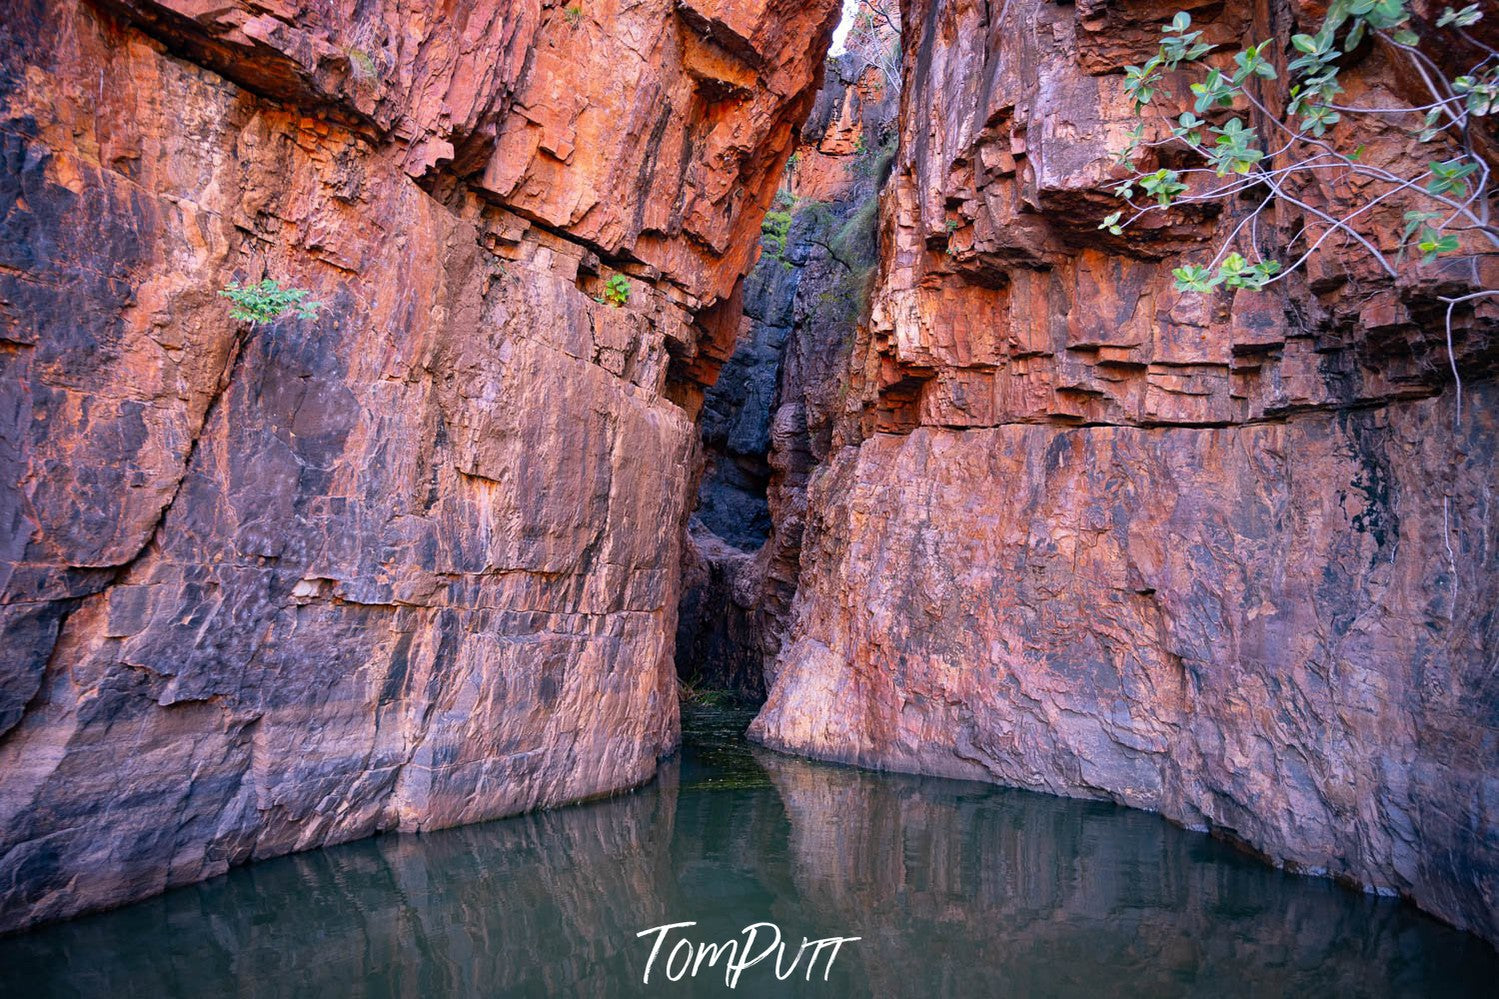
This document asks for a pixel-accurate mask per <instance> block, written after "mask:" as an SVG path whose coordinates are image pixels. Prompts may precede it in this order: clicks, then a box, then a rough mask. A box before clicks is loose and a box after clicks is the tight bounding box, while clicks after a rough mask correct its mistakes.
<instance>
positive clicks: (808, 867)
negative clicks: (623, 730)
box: [0, 744, 1499, 999]
mask: <svg viewBox="0 0 1499 999" xmlns="http://www.w3.org/2000/svg"><path fill="white" fill-rule="evenodd" d="M762 768H763V769H762ZM686 919H693V920H697V921H698V922H699V923H700V926H699V927H698V928H696V929H694V930H693V931H692V932H693V935H694V937H695V938H696V939H701V940H724V939H728V938H729V937H731V936H732V935H734V934H735V933H736V932H737V931H738V930H739V929H740V928H742V927H743V926H744V925H745V924H747V923H749V922H752V921H756V920H771V921H774V922H776V923H778V924H779V925H780V926H781V927H782V928H783V929H784V930H785V931H786V932H787V934H788V935H790V936H792V938H793V942H799V941H800V937H801V935H802V934H809V935H812V936H821V935H829V936H831V935H843V934H850V935H859V936H862V937H863V940H862V941H860V942H859V943H858V944H855V945H853V947H852V948H846V949H845V951H844V954H843V956H842V957H840V959H839V962H838V964H837V966H835V968H834V973H833V978H832V980H831V981H830V982H828V983H826V984H825V983H823V982H822V981H821V974H820V969H819V974H818V975H817V976H815V980H814V981H813V982H812V983H811V984H806V983H804V982H798V983H797V984H796V986H795V987H790V988H788V987H786V986H783V985H780V984H779V983H776V982H775V980H774V978H773V977H772V976H771V975H770V974H769V973H768V971H767V970H766V968H765V966H763V965H762V966H760V967H759V968H756V969H751V970H750V971H748V972H746V973H745V976H744V978H743V979H742V980H741V983H740V987H739V989H738V990H736V992H734V993H728V992H726V991H725V990H724V987H723V978H722V975H721V973H720V974H719V975H717V976H716V977H715V976H714V975H713V974H712V973H711V972H707V971H705V972H704V973H703V974H701V975H699V977H698V978H697V979H696V980H695V981H688V982H683V983H678V984H671V983H667V982H666V981H664V979H663V977H662V976H660V975H659V974H657V975H653V977H652V981H651V987H650V989H649V990H648V991H649V992H650V993H651V994H666V995H751V996H757V995H772V994H773V995H787V994H790V995H818V996H828V997H832V996H840V997H841V996H847V995H878V996H902V995H922V996H975V995H1017V996H1030V995H1075V994H1086V995H1090V996H1091V995H1097V994H1107V995H1120V994H1131V993H1138V994H1141V995H1150V996H1167V995H1181V994H1197V995H1200V994H1209V993H1211V994H1220V995H1236V994H1244V993H1246V992H1253V993H1257V994H1277V995H1279V994H1286V993H1289V992H1292V991H1308V992H1315V993H1316V994H1333V995H1346V994H1370V995H1378V994H1401V995H1412V994H1422V993H1428V992H1440V993H1442V994H1453V993H1454V992H1457V993H1461V992H1463V991H1465V989H1466V987H1467V986H1472V987H1473V988H1472V991H1473V992H1474V993H1475V994H1478V993H1479V992H1480V991H1481V990H1480V989H1478V987H1477V986H1479V985H1485V984H1487V983H1489V982H1491V981H1492V980H1493V978H1494V976H1495V974H1496V971H1499V960H1496V958H1495V955H1494V954H1493V952H1492V951H1490V950H1489V949H1488V948H1487V947H1486V946H1485V945H1483V944H1482V943H1481V942H1479V941H1477V940H1476V939H1474V938H1469V937H1466V936H1463V935H1461V934H1458V933H1456V932H1455V931H1452V930H1449V929H1446V928H1445V927H1442V926H1439V925H1438V924H1436V923H1434V922H1432V921H1431V920H1429V919H1426V918H1425V917H1423V916H1421V915H1419V914H1417V913H1415V912H1414V911H1413V910H1411V909H1409V908H1407V907H1405V906H1403V905H1400V904H1397V903H1394V902H1389V901H1385V900H1379V899H1371V898H1365V897H1362V896H1358V895H1355V894H1353V893H1350V892H1347V891H1344V890H1342V889H1340V888H1338V887H1336V886H1334V885H1331V884H1328V883H1326V882H1321V881H1316V880H1312V879H1306V878H1299V877H1295V876H1291V875H1284V874H1280V873H1278V872H1275V871H1272V870H1269V869H1267V868H1265V867H1263V866H1261V865H1259V864H1258V863H1255V862H1252V861H1250V860H1248V859H1247V858H1243V857H1240V856H1238V855H1237V854H1235V853H1233V851H1231V850H1230V849H1229V848H1227V847H1225V846H1222V845H1221V844H1217V843H1214V842H1212V841H1210V840H1208V839H1206V838H1205V837H1202V836H1198V835H1194V834H1190V833H1186V832H1183V831H1181V830H1179V829H1175V828H1173V827H1171V826H1168V825H1166V824H1165V823H1163V822H1161V821H1159V820H1158V819H1156V818H1154V817H1152V816H1149V815H1146V814H1143V813H1139V812H1133V811H1128V810H1124V809H1117V808H1114V807H1112V806H1107V805H1100V804H1096V803H1087V802H1079V801H1069V800H1063V799H1056V798H1050V797H1046V796H1042V795H1034V794H1029V793H1026V792H1017V791H1007V790H1004V789H1000V788H995V787H991V786H987V785H975V784H964V783H958V782H950V781H938V780H930V779H923V778H912V777H903V776H899V775H888V774H885V775H876V774H870V773H865V772H861V771H855V770H849V769H843V768H836V767H829V766H824V765H819V764H810V763H806V762H803V761H800V760H795V759H790V758H786V757H781V756H776V755H774V754H770V753H765V752H759V751H757V752H756V753H755V754H754V756H753V758H751V757H750V756H749V754H748V752H747V751H746V750H745V749H743V748H742V744H740V748H738V749H732V750H729V751H727V753H725V751H724V750H723V747H718V750H717V751H716V752H715V753H712V754H710V753H709V752H707V751H705V750H699V751H696V752H694V751H691V750H689V752H688V753H687V755H686V757H685V759H683V760H680V761H676V762H673V763H670V764H668V765H667V766H666V767H665V768H663V776H662V779H661V780H660V781H659V782H657V783H656V784H653V785H651V786H650V787H648V788H646V789H644V790H642V791H640V792H638V793H636V794H632V795H628V796H625V797H622V798H617V799H614V800H611V801H605V802H598V803H594V804H590V805H584V806H580V807H575V808H568V809H563V810H560V811H555V812H549V813H542V814H537V815H530V816H524V817H521V818H516V819H510V820H505V821H502V822H495V823H488V824H484V825H477V826H470V827H467V828H463V829H456V830H450V831H447V832H442V833H437V834H432V835H424V836H420V837H417V836H392V837H382V838H378V839H375V840H371V841H366V842H362V843H356V844H352V845H350V846H346V847H340V848H336V849H330V850H323V851H315V852H312V853H306V854H298V855H295V856H292V857H287V858H282V859H279V860H274V861H268V862H266V863H264V864H259V865H252V866H250V867H248V868H243V869H240V870H237V871H235V872H233V873H231V874H230V875H229V876H227V877H224V878H220V879H217V880H215V881H211V882H207V883H204V884H200V885H196V886H192V887H189V888H185V889H181V890H178V891H174V892H170V893H168V894H166V895H164V896H161V897H159V898H156V899H152V900H150V901H148V902H144V903H141V904H138V905H135V906H132V907H129V908H127V909H122V910H118V911H116V912H112V913H105V914H101V915H98V916H93V917H87V918H84V919H79V920H75V921H73V922H70V923H64V924H61V925H57V926H53V927H48V928H45V929H43V930H41V931H38V932H35V933H31V934H27V935H23V936H20V937H15V938H11V939H8V940H0V969H4V974H3V975H0V994H5V995H9V994H12V993H13V994H15V995H18V996H19V995H25V996H28V997H33V996H35V997H42V996H51V995H85V996H93V995H152V996H171V995H183V996H202V995H225V996H270V995H308V996H312V995H316V996H325V995H337V996H343V995H360V996H402V997H407V996H409V997H413V999H416V997H430V996H444V995H455V996H489V995H524V996H530V995H537V996H540V995H587V996H616V995H640V994H644V993H645V992H646V991H647V990H646V989H644V988H643V987H642V986H641V984H640V975H641V973H642V971H643V970H644V963H645V957H646V954H647V953H648V948H647V947H646V945H645V943H644V942H642V941H640V940H638V939H636V937H635V934H636V933H637V932H638V931H640V930H642V929H645V928H647V927H650V926H653V925H658V924H661V923H664V922H674V921H679V920H686Z"/></svg>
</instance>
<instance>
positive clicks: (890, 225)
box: [751, 0, 1499, 940]
mask: <svg viewBox="0 0 1499 999" xmlns="http://www.w3.org/2000/svg"><path fill="white" fill-rule="evenodd" d="M1180 6H1183V5H1182V4H1178V3H1154V2H1151V3H1145V2H1138V3H1137V2H1112V0H1100V2H1089V3H1082V2H1079V3H1077V4H1075V5H1070V4H1051V3H1045V2H1042V0H1025V2H1014V3H1006V4H988V3H980V2H976V0H910V2H907V3H905V4H904V5H903V14H904V20H905V24H906V27H907V30H906V37H905V52H906V74H907V76H906V80H905V85H904V90H905V94H904V104H903V107H902V118H901V146H900V152H899V154H898V157H897V161H896V167H895V173H894V176H893V177H892V179H891V181H890V184H889V186H888V187H887V188H886V192H885V195H884V199H883V205H882V249H883V256H884V259H883V261H882V264H881V271H880V276H879V285H878V288H877V290H876V292H875V296H874V303H873V312H872V318H871V319H870V321H869V323H868V325H867V327H865V328H862V329H861V330H860V333H859V337H858V339H857V341H856V342H855V344H854V348H853V358H852V361H851V364H850V366H849V370H848V374H847V384H848V392H847V403H846V406H845V408H844V412H843V418H842V420H841V422H840V423H839V424H838V426H837V428H836V430H835V432H834V435H833V451H832V454H831V455H830V457H829V458H828V459H827V460H826V461H825V462H824V463H823V464H822V465H821V466H820V467H819V468H818V470H817V472H816V473H815V475H814V477H813V479H812V483H811V491H810V498H809V500H808V504H807V507H808V509H807V514H806V529H805V535H804V539H803V545H802V549H803V550H802V556H801V572H800V579H799V586H798V589H797V591H796V596H795V602H794V605H793V607H792V611H791V616H790V624H789V629H788V632H787V634H786V636H785V638H784V641H783V644H782V646H781V652H780V656H779V658H778V660H777V662H776V664H775V667H774V670H773V680H774V682H773V684H772V686H771V690H770V693H769V699H768V702H767V704H766V706H765V708H764V709H763V711H762V713H761V714H760V716H759V718H758V719H757V721H756V723H755V725H754V727H753V728H752V730H751V734H752V736H754V737H756V738H758V739H760V740H761V741H763V742H765V743H766V744H767V745H770V746H772V747H775V748H780V749H785V750H791V751H795V752H803V753H809V754H812V755H816V756H820V757H825V758H831V759H837V760H845V761H850V762H854V763H859V764H862V765H866V766H873V767H886V768H891V769H900V770H912V771H922V772H928V773H937V774H947V775H955V776H962V777H972V778H978V779H986V780H995V781H1000V782H1004V783H1008V784H1014V785H1017V786H1021V787H1028V788H1035V789H1039V790H1044V791H1050V792H1054V793H1061V794H1071V795H1081V796H1087V797H1098V798H1110V799H1113V800H1116V801H1119V802H1123V803H1126V804H1130V805H1136V806H1140V807H1145V808H1151V809H1156V810H1158V811H1160V812H1161V813H1163V814H1165V815H1167V816H1169V817H1170V818H1173V819H1175V820H1177V821H1180V822H1183V823H1187V824H1190V825H1193V826H1199V827H1207V828H1211V829H1214V830H1216V831H1218V832H1220V833H1222V834H1224V835H1227V836H1230V837H1232V838H1234V839H1237V840H1238V841H1240V842H1242V843H1244V844H1246V845H1247V846H1249V847H1251V848H1253V849H1255V850H1258V851H1260V852H1262V853H1263V854H1265V855H1267V856H1268V857H1269V858H1270V859H1272V860H1274V861H1276V862H1285V863H1288V864H1292V865H1294V866H1296V867H1297V868H1299V869H1303V870H1309V871H1320V872H1326V873H1330V874H1333V875H1337V876H1340V877H1343V878H1346V879H1349V880H1351V881H1353V882H1355V883H1358V884H1362V885H1367V886H1373V887H1376V888H1379V889H1382V890H1390V891H1396V892H1400V893H1402V894H1404V895H1406V896H1408V897H1410V898H1412V899H1414V900H1415V901H1416V902H1417V903H1418V904H1420V905H1422V906H1424V907H1425V908H1427V909H1429V910H1430V911H1432V912H1435V913H1437V914H1438V915H1440V916H1442V917H1444V918H1446V919H1449V920H1451V921H1453V922H1455V923H1457V924H1459V925H1461V926H1465V927H1468V928H1471V929H1473V930H1475V931H1477V932H1479V933H1482V934H1484V935H1485V936H1487V937H1488V938H1489V939H1491V940H1494V939H1499V668H1496V666H1499V614H1496V608H1499V510H1496V508H1495V505H1494V503H1495V493H1494V484H1495V482H1496V481H1499V477H1496V463H1495V450H1496V446H1499V425H1496V421H1495V416H1494V412H1495V409H1494V404H1495V402H1496V401H1499V392H1496V388H1495V384H1494V374H1495V369H1496V365H1495V358H1496V350H1495V336H1494V334H1495V329H1496V324H1495V311H1494V306H1493V304H1491V303H1490V304H1485V305H1483V306H1482V307H1481V308H1480V309H1479V310H1477V312H1476V313H1475V311H1474V310H1471V309H1465V310H1459V312H1458V314H1457V316H1456V323H1455V336H1454V345H1453V347H1454V350H1453V356H1454V361H1455V363H1456V364H1457V366H1458V368H1459V370H1460V371H1461V372H1462V373H1463V375H1464V377H1465V380H1466V392H1465V393H1464V396H1463V406H1462V411H1461V415H1460V418H1459V414H1458V411H1457V405H1456V403H1457V400H1456V395H1455V393H1454V391H1453V386H1452V376H1451V371H1450V368H1449V362H1448V355H1447V349H1446V345H1445V343H1444V337H1443V335H1442V334H1443V327H1442V321H1441V312H1442V308H1443V307H1442V306H1441V305H1440V303H1439V301H1438V300H1437V299H1436V297H1435V296H1436V295H1437V294H1438V293H1446V294H1453V293H1455V292H1458V291H1462V290H1464V289H1476V288H1484V287H1494V286H1495V277H1496V275H1499V266H1496V265H1499V258H1496V256H1495V255H1494V254H1488V255H1483V254H1479V255H1476V256H1464V257H1462V258H1459V259H1454V260H1453V261H1452V262H1451V264H1450V265H1444V264H1442V263H1438V264H1436V265H1431V266H1427V267H1421V268H1416V269H1414V271H1413V272H1412V276H1411V277H1409V278H1403V279H1402V280H1401V282H1399V283H1398V284H1397V283H1392V282H1390V281H1388V280H1386V279H1384V278H1383V277H1382V276H1380V275H1379V273H1378V272H1376V271H1375V270H1374V268H1373V267H1372V266H1369V265H1368V263H1367V261H1364V260H1362V259H1361V258H1360V257H1359V256H1358V255H1357V254H1355V253H1352V252H1337V251H1335V252H1331V253H1328V254H1324V255H1322V256H1320V257H1318V258H1317V259H1316V260H1315V263H1314V266H1313V267H1312V269H1311V271H1310V272H1309V273H1308V274H1307V275H1305V276H1300V275H1298V276H1297V277H1296V278H1294V279H1293V280H1290V281H1287V282H1284V283H1282V284H1281V285H1278V286H1277V287H1276V289H1275V290H1272V291H1267V292H1264V293H1261V294H1253V293H1249V292H1239V293H1237V294H1235V293H1232V292H1228V291H1220V292H1219V293H1217V294H1215V295H1206V296H1203V295H1192V294H1182V293H1179V292H1177V291H1176V290H1175V289H1174V288H1173V286H1172V278H1171V268H1172V267H1173V266H1178V265H1179V264H1180V263H1185V262H1200V257H1201V256H1202V252H1203V248H1204V247H1207V246H1212V245H1215V244H1214V243H1213V242H1212V240H1214V239H1215V238H1221V237H1222V235H1224V234H1225V233H1226V232H1227V230H1228V229H1229V228H1230V227H1232V226H1233V225H1235V224H1237V222H1238V221H1239V220H1240V219H1241V218H1242V217H1243V213H1244V212H1245V211H1247V206H1246V205H1239V204H1233V205H1229V206H1228V207H1227V208H1226V209H1225V217H1222V218H1214V217H1206V218H1203V217H1182V218H1175V217H1173V218H1172V219H1171V221H1170V222H1169V223H1168V224H1165V225H1163V226H1162V227H1161V228H1160V229H1159V230H1158V231H1154V232H1152V233H1150V234H1147V235H1146V236H1144V237H1141V238H1138V239H1134V240H1131V239H1122V240H1121V239H1116V238H1113V237H1110V236H1108V235H1107V234H1106V233H1101V232H1100V231H1099V228H1098V226H1099V222H1100V221H1101V220H1102V219H1103V218H1104V217H1105V215H1106V214H1107V213H1108V212H1110V211H1112V210H1113V207H1114V206H1115V205H1116V203H1117V202H1116V200H1115V199H1114V198H1113V197H1112V196H1111V195H1110V193H1109V191H1108V186H1109V184H1110V182H1111V170H1112V169H1113V167H1112V162H1113V160H1112V154H1111V147H1117V146H1118V145H1120V144H1121V143H1122V137H1123V136H1124V134H1125V133H1126V132H1127V131H1128V130H1129V128H1130V127H1131V126H1132V124H1133V123H1134V121H1135V115H1134V112H1133V109H1132V106H1131V102H1130V100H1129V98H1128V96H1127V95H1126V94H1125V92H1124V90H1123V81H1124V77H1123V73H1122V68H1123V66H1125V65H1126V64H1130V63H1133V64H1137V65H1138V64H1140V63H1143V62H1144V61H1145V59H1146V58H1147V56H1148V54H1149V53H1150V52H1151V51H1152V50H1153V49H1154V48H1155V47H1156V45H1157V44H1158V41H1159V38H1160V31H1159V26H1160V24H1163V23H1166V22H1167V21H1169V19H1170V18H1171V16H1172V13H1173V12H1174V11H1176V10H1177V9H1178V8H1179V7H1180ZM1186 6H1192V5H1186ZM1194 14H1196V15H1197V18H1198V24H1197V26H1200V27H1202V28H1203V30H1204V31H1205V32H1206V33H1207V34H1206V40H1208V41H1210V42H1214V43H1225V44H1230V43H1231V44H1234V45H1237V44H1240V43H1242V41H1243V40H1244V39H1245V38H1246V37H1248V36H1249V34H1250V33H1253V32H1256V31H1259V32H1263V31H1264V30H1265V27H1264V26H1265V25H1266V24H1272V23H1273V24H1275V25H1276V26H1277V27H1278V28H1279V29H1284V28H1286V27H1287V26H1288V25H1289V24H1290V23H1291V21H1290V20H1289V19H1291V18H1297V19H1299V20H1298V21H1297V22H1296V23H1298V24H1300V25H1301V27H1300V28H1298V29H1297V30H1305V28H1306V25H1308V24H1312V25H1315V24H1316V23H1317V22H1318V19H1319V18H1320V16H1321V14H1320V13H1319V12H1317V11H1313V10H1303V9H1301V8H1300V7H1299V6H1297V5H1291V6H1290V7H1289V8H1288V7H1287V6H1286V5H1278V4H1276V5H1267V4H1253V5H1250V6H1249V7H1247V8H1240V7H1235V6H1232V5H1229V6H1226V7H1222V8H1200V9H1196V10H1194ZM1391 58H1392V56H1391V54H1390V53H1389V52H1386V51H1384V50H1382V49H1379V48H1378V47H1375V48H1374V49H1373V50H1372V51H1370V52H1369V53H1368V55H1367V56H1365V57H1364V58H1363V59H1362V61H1360V62H1358V63H1357V65H1356V66H1354V67H1353V68H1352V69H1350V70H1349V71H1348V72H1347V73H1345V74H1344V76H1343V82H1344V84H1345V86H1347V87H1348V88H1349V93H1350V95H1352V98H1351V99H1353V98H1356V100H1357V101H1358V102H1361V103H1364V104H1371V105H1372V106H1378V105H1377V104H1374V103H1373V102H1378V101H1399V100H1401V99H1402V98H1401V96H1400V93H1399V86H1398V79H1399V74H1398V73H1395V72H1394V71H1393V69H1392V66H1391V63H1390V59H1391ZM1173 113H1174V112H1173ZM1332 141H1335V142H1348V141H1363V140H1360V139H1351V138H1350V136H1348V135H1346V134H1344V133H1343V132H1341V131H1338V132H1335V133H1333V134H1332ZM1367 141H1368V142H1369V145H1368V148H1367V149H1366V150H1364V154H1367V155H1370V156H1374V157H1375V158H1376V159H1378V160H1379V162H1382V163H1400V162H1408V161H1409V158H1410V157H1412V156H1413V155H1415V153H1413V151H1412V150H1411V149H1410V148H1409V145H1408V143H1409V139H1408V137H1406V136H1404V135H1403V134H1398V133H1396V132H1393V131H1388V132H1380V133H1379V134H1378V135H1377V136H1375V137H1374V138H1373V139H1370V140H1367ZM1349 148H1351V146H1350V147H1349ZM1402 157H1406V158H1407V159H1406V160H1404V161H1403V160H1402V159H1401V158H1402ZM1418 172H1419V171H1418ZM1311 187H1312V190H1310V191H1309V192H1306V193H1305V194H1304V196H1305V197H1307V198H1310V199H1311V201H1312V203H1320V204H1324V205H1328V206H1331V207H1336V206H1337V205H1338V204H1339V201H1338V199H1339V198H1341V197H1344V196H1345V192H1344V191H1343V189H1342V188H1340V187H1338V186H1337V185H1336V184H1334V183H1331V182H1329V183H1328V186H1327V187H1325V188H1319V187H1317V185H1315V184H1313V185H1311ZM1386 221H1390V222H1392V223H1393V226H1394V229H1395V231H1397V232H1398V230H1399V228H1400V220H1399V213H1398V211H1396V212H1395V213H1394V218H1393V219H1392V220H1386ZM1299 222H1300V220H1299V219H1297V218H1294V217H1286V216H1277V217H1276V218H1275V220H1274V223H1273V225H1274V226H1275V227H1283V228H1277V229H1276V230H1275V231H1276V232H1278V233H1280V235H1281V236H1283V237H1285V238H1289V234H1290V233H1291V232H1294V231H1295V229H1296V227H1297V225H1298V224H1299ZM1267 238H1269V237H1268V236H1267Z"/></svg>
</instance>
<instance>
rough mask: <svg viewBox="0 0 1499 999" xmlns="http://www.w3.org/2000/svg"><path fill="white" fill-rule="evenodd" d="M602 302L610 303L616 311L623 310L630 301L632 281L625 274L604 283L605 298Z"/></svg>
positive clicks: (617, 275) (615, 276)
mask: <svg viewBox="0 0 1499 999" xmlns="http://www.w3.org/2000/svg"><path fill="white" fill-rule="evenodd" d="M601 301H604V302H608V303H609V304H610V305H612V306H614V307H615V308H616V309H618V308H621V307H623V306H625V305H627V304H629V301H630V279H629V278H627V277H625V276H624V275H623V274H616V275H614V276H613V277H611V278H610V279H609V280H607V281H605V282H604V296H603V298H602V299H601Z"/></svg>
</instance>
